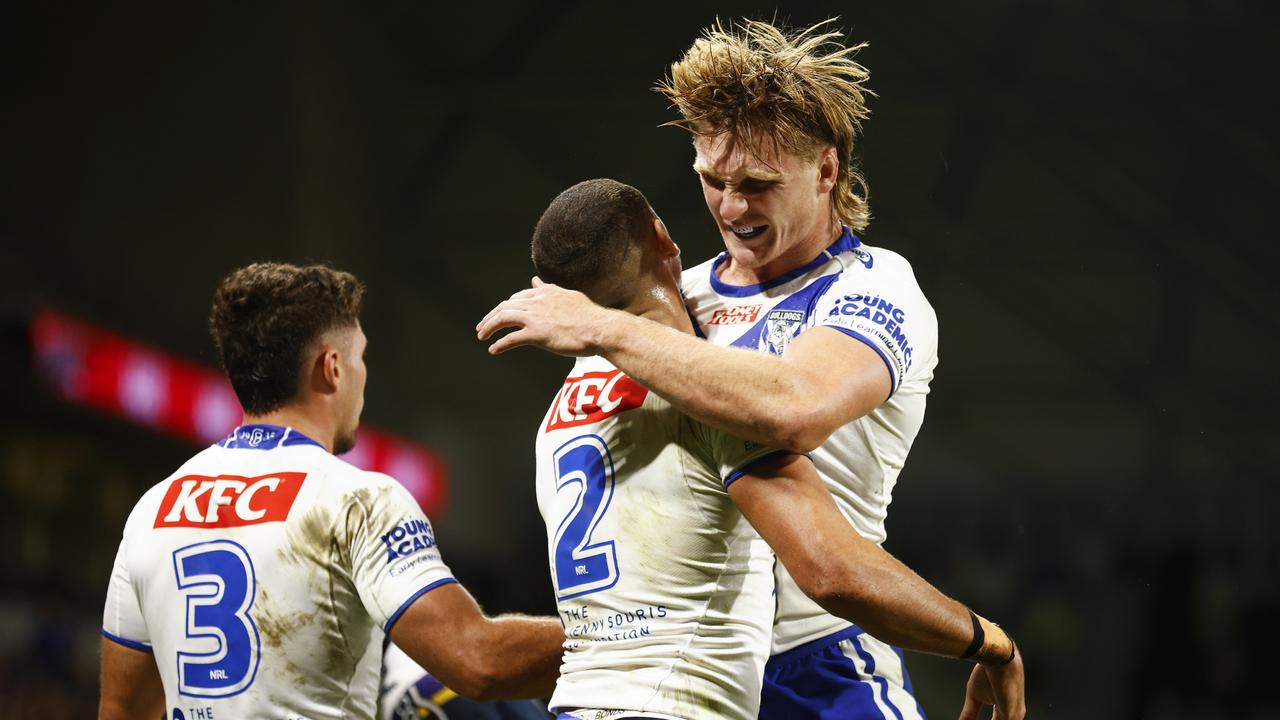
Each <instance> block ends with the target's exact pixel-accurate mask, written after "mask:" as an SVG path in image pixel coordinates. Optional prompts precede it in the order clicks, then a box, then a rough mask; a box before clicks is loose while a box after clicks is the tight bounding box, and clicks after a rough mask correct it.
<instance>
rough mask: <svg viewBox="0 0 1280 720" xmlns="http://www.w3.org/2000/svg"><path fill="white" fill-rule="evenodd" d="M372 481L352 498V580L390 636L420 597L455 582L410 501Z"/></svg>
mask: <svg viewBox="0 0 1280 720" xmlns="http://www.w3.org/2000/svg"><path fill="white" fill-rule="evenodd" d="M370 475H374V474H373V473H370ZM376 477H378V478H380V479H381V481H380V482H378V483H376V484H374V485H373V486H372V487H369V488H363V489H361V490H357V491H355V492H354V493H353V494H352V495H351V503H352V504H351V506H350V511H349V513H348V523H349V524H348V537H349V538H350V551H351V574H352V580H353V581H354V582H355V586H356V591H357V592H358V593H359V594H360V599H361V601H362V602H363V603H364V606H365V609H366V610H367V611H368V612H369V615H370V617H372V618H373V619H374V620H375V621H376V622H377V623H378V624H379V625H381V626H382V629H383V631H384V632H387V633H390V632H391V626H392V625H394V624H395V622H396V620H398V619H399V618H400V615H401V614H402V613H403V612H404V611H405V610H406V609H408V607H409V606H410V605H411V604H413V601H414V600H417V599H418V597H419V596H421V595H423V594H424V593H426V592H427V591H428V590H431V589H434V588H436V587H439V586H440V585H444V584H446V583H451V582H457V580H455V579H454V577H453V573H452V572H451V571H450V570H449V568H448V566H446V565H445V564H444V560H443V559H442V558H441V557H440V550H439V548H438V547H436V535H435V531H434V530H433V529H432V527H431V522H430V521H429V520H427V516H426V515H424V514H423V512H422V509H421V508H420V507H419V506H418V503H417V502H416V501H415V500H414V499H413V496H412V495H410V494H409V491H408V490H405V489H404V487H403V486H401V485H400V484H399V483H397V482H395V481H394V480H392V479H391V478H389V477H387V476H376Z"/></svg>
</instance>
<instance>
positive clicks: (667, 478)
mask: <svg viewBox="0 0 1280 720" xmlns="http://www.w3.org/2000/svg"><path fill="white" fill-rule="evenodd" d="M776 452H778V451H776V450H773V449H770V448H766V447H762V446H759V445H756V444H755V443H748V442H744V441H742V440H739V439H737V438H733V437H730V436H728V435H725V434H723V433H720V432H718V431H716V430H713V429H711V428H708V427H706V426H704V425H701V424H700V423H697V422H694V421H693V420H690V419H689V418H688V417H686V416H684V415H682V414H680V413H679V412H677V411H676V410H675V409H674V408H673V407H672V406H671V405H670V404H668V403H667V402H666V401H665V400H663V399H662V398H660V397H658V396H657V395H655V394H653V393H650V392H648V391H647V390H646V389H645V388H644V387H642V386H640V385H639V384H637V383H636V382H634V381H633V380H631V378H629V377H627V376H626V375H624V374H622V372H621V371H620V370H618V369H616V368H614V367H613V366H612V365H610V364H609V363H608V362H607V361H605V360H603V359H601V358H595V357H593V358H582V359H579V360H578V362H577V365H576V366H575V367H574V369H573V372H572V373H570V375H569V377H568V379H567V380H566V381H565V383H564V386H563V387H562V388H561V390H560V393H559V394H558V395H557V396H556V399H555V401H554V402H553V403H552V405H551V409H550V410H549V411H548V413H547V415H546V417H545V418H544V419H543V422H542V426H541V428H540V429H539V433H538V439H537V495H538V507H539V509H540V510H541V512H542V517H543V520H545V521H546V523H547V542H548V555H549V559H550V563H551V579H552V584H553V586H554V588H555V592H556V601H557V604H558V609H559V613H560V620H561V622H563V623H564V627H565V653H564V664H563V666H562V668H561V674H560V679H559V682H558V683H557V684H556V690H555V694H554V695H553V696H552V698H551V708H552V709H553V710H556V711H560V712H565V711H580V712H573V713H572V714H573V716H574V717H583V718H587V717H590V718H596V717H613V715H612V714H609V711H626V712H625V713H622V714H625V715H629V716H642V717H655V718H683V719H686V720H693V719H695V718H741V719H743V720H745V719H747V718H754V717H756V712H757V710H758V708H759V703H760V683H761V674H762V673H763V670H764V663H765V661H766V659H767V657H768V648H769V633H770V627H771V624H772V621H773V604H774V603H773V598H772V594H771V591H772V589H773V576H772V565H773V556H772V553H771V552H770V550H769V548H768V546H767V545H766V544H765V543H764V541H763V540H762V539H761V538H760V536H759V535H758V534H757V533H756V531H755V529H754V528H752V527H751V525H750V524H749V523H748V522H747V520H746V519H745V518H743V516H742V514H741V513H740V512H739V511H738V509H737V507H736V506H735V505H734V504H733V502H732V501H731V500H730V499H729V495H728V492H727V490H726V489H727V488H728V486H729V484H730V483H732V482H733V481H735V480H736V479H737V478H738V477H740V476H741V475H742V471H743V469H744V468H745V467H747V466H749V465H751V464H753V463H755V462H757V461H759V460H760V459H762V458H764V457H767V456H769V455H772V454H774V453H776ZM601 711H604V712H603V713H601Z"/></svg>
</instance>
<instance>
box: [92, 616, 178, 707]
mask: <svg viewBox="0 0 1280 720" xmlns="http://www.w3.org/2000/svg"><path fill="white" fill-rule="evenodd" d="M164 714H165V703H164V686H163V684H162V683H161V682H160V671H159V670H157V669H156V659H155V656H153V655H152V654H151V653H148V652H143V651H141V650H134V649H133V648H130V647H125V646H124V645H121V644H120V643H117V642H114V641H112V640H108V639H107V638H105V637H104V638H102V697H101V699H100V700H99V702H98V720H133V719H135V718H144V719H145V718H151V719H152V720H155V719H156V718H162V717H164Z"/></svg>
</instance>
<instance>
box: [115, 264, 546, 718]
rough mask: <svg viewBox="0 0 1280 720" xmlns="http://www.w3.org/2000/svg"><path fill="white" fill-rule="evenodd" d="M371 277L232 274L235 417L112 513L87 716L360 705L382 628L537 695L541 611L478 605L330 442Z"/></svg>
mask: <svg viewBox="0 0 1280 720" xmlns="http://www.w3.org/2000/svg"><path fill="white" fill-rule="evenodd" d="M363 293H364V285H363V284H362V283H361V282H360V281H359V280H357V279H356V278H355V277H354V276H352V275H350V274H348V273H345V272H338V271H335V270H332V269H329V268H327V267H323V266H314V265H313V266H309V267H295V266H292V265H284V264H268V263H263V264H254V265H250V266H248V267H245V268H242V269H240V270H237V271H235V272H233V273H231V274H230V275H228V276H227V277H226V278H225V279H224V280H223V281H222V283H221V285H220V286H219V288H218V290H217V292H216V294H215V296H214V302H213V310H212V313H211V316H210V326H211V330H212V333H213V338H214V341H215V343H216V345H217V348H218V353H219V355H220V357H221V360H222V365H223V367H224V368H225V369H226V371H227V375H228V376H229V378H230V380H231V384H232V386H233V387H234V389H235V392H236V395H237V397H238V398H239V399H240V403H241V405H242V406H243V407H244V413H245V417H244V423H243V424H242V425H241V426H240V427H238V428H236V429H235V430H234V431H233V432H232V433H231V434H230V435H228V436H227V438H226V439H225V440H222V441H221V442H219V443H217V444H215V445H213V446H212V447H209V448H207V449H205V450H203V451H201V452H200V453H198V454H197V455H195V456H194V457H193V458H191V459H190V460H189V461H187V462H186V463H185V464H183V465H182V466H181V467H180V468H178V470H177V471H176V472H174V474H173V475H172V476H170V477H169V478H168V479H166V480H164V481H163V482H161V483H159V484H158V485H156V486H155V487H153V488H152V489H151V490H149V491H148V492H147V493H146V494H144V495H143V496H142V499H141V500H139V501H138V503H137V505H136V506H135V507H134V509H133V512H132V513H131V514H130V515H129V518H128V521H127V522H126V524H125V529H124V538H123V540H122V541H121V543H120V549H119V553H118V554H117V556H116V563H115V568H114V570H113V571H112V575H111V580H110V583H109V586H108V589H107V600H106V607H105V609H104V611H103V621H102V625H103V629H102V634H103V639H102V699H101V704H100V707H99V717H100V718H104V719H105V718H112V719H115V718H154V717H159V716H161V715H162V714H163V715H164V717H166V718H170V719H171V720H194V719H195V718H201V719H207V718H222V719H223V720H226V719H227V718H250V717H272V718H290V719H292V720H299V719H302V718H308V719H311V720H319V719H320V718H368V719H370V720H371V719H372V718H373V717H374V713H375V703H376V699H377V693H378V675H379V669H380V666H381V660H382V649H383V645H384V643H385V642H387V637H388V636H389V637H390V638H392V639H394V640H395V642H396V644H397V645H399V646H400V647H401V648H402V649H404V650H405V652H407V653H408V654H409V655H410V656H411V657H412V658H413V659H414V660H416V661H417V662H419V663H420V664H421V665H422V666H423V667H425V668H427V669H429V670H430V671H431V672H432V673H433V674H434V675H435V676H436V677H438V678H439V679H440V680H441V681H443V682H444V683H445V684H446V685H448V687H450V688H452V689H454V690H456V691H458V692H460V693H462V694H464V695H469V696H473V697H479V698H493V697H497V696H519V697H542V696H545V695H546V694H548V693H549V692H550V691H551V689H552V687H553V685H554V681H555V678H556V675H557V673H558V668H559V665H560V656H561V652H562V648H561V644H562V642H563V631H562V628H561V626H560V623H559V622H557V621H556V620H555V619H554V618H533V617H523V616H517V615H504V616H499V617H493V618H491V617H487V616H486V615H485V614H484V613H483V612H482V611H481V610H480V608H479V607H478V606H477V604H476V602H475V600H474V599H472V597H471V595H470V594H469V593H468V592H467V591H466V590H465V589H464V588H463V587H462V586H461V585H460V584H458V582H457V581H456V580H455V579H454V577H453V575H452V574H451V573H450V571H449V568H448V567H447V566H446V565H445V564H444V562H443V560H442V559H441V557H440V553H439V550H438V548H437V547H436V541H435V534H434V532H433V531H432V528H431V523H430V522H429V521H428V520H427V518H426V516H425V515H423V513H422V510H421V509H420V508H419V506H418V504H417V502H415V501H414V499H413V497H412V496H410V495H409V493H408V491H406V490H405V489H404V488H403V487H402V486H401V485H400V484H399V483H397V482H396V481H395V480H394V479H392V478H391V477H388V476H386V475H381V474H378V473H372V472H365V471H362V470H359V469H357V468H355V467H353V466H351V465H348V464H347V463H345V462H343V461H342V460H340V459H338V458H337V457H335V454H341V453H343V452H345V451H346V450H349V449H350V448H351V447H352V446H353V445H354V442H355V431H356V426H357V424H358V423H359V419H360V412H361V410H362V408H363V405H364V386H365V377H366V369H365V363H364V353H365V347H366V343H367V340H366V338H365V335H364V332H363V331H362V330H361V328H360V322H359V313H360V306H361V300H362V297H363Z"/></svg>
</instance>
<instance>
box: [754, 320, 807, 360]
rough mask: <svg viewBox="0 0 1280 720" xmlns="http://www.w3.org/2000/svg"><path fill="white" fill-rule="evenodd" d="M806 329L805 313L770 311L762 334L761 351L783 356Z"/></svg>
mask: <svg viewBox="0 0 1280 720" xmlns="http://www.w3.org/2000/svg"><path fill="white" fill-rule="evenodd" d="M803 328H804V312H802V311H800V310H770V311H769V314H768V315H766V316H765V320H764V331H763V332H761V333H760V346H759V347H760V349H761V350H764V351H766V352H771V353H773V354H774V355H781V354H782V353H784V352H786V349H787V346H788V345H790V344H791V340H792V339H793V338H795V336H796V335H799V334H800V331H801V330H802V329H803Z"/></svg>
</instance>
